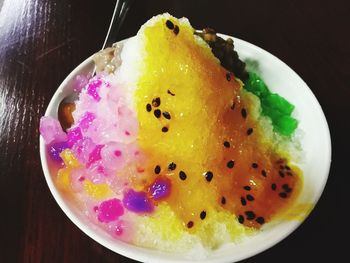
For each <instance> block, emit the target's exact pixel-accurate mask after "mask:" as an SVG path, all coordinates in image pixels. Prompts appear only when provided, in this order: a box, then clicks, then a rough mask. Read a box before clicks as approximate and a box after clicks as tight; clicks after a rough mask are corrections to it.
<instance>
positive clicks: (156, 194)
mask: <svg viewBox="0 0 350 263" xmlns="http://www.w3.org/2000/svg"><path fill="white" fill-rule="evenodd" d="M170 187H171V184H170V181H169V180H168V179H166V178H158V179H156V181H155V182H154V183H153V184H152V185H151V187H150V188H149V191H150V193H151V195H152V197H153V199H155V200H158V199H162V198H165V197H167V196H169V194H170Z"/></svg>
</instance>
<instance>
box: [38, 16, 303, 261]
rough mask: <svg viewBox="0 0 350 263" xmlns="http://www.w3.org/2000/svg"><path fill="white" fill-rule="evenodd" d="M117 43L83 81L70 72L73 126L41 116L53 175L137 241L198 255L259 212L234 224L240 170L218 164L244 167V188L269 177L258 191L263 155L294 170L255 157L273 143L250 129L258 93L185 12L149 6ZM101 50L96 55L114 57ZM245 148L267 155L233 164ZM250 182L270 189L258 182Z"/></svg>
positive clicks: (250, 228) (241, 233) (230, 237)
mask: <svg viewBox="0 0 350 263" xmlns="http://www.w3.org/2000/svg"><path fill="white" fill-rule="evenodd" d="M168 21H170V22H168ZM176 28H177V29H176ZM153 36H157V37H158V39H154V38H153ZM176 41H179V42H176ZM175 43H176V44H175ZM117 50H118V52H120V53H118V54H117V55H118V58H117V60H118V63H114V64H113V67H111V66H109V67H108V70H106V71H104V72H98V74H97V75H96V76H94V77H92V78H90V79H89V80H88V81H87V80H86V78H84V77H81V78H80V79H82V80H84V81H83V82H79V85H82V83H83V84H85V85H84V87H83V88H82V89H81V88H80V87H78V88H77V90H80V89H81V91H80V93H79V99H78V100H77V101H76V102H75V111H74V112H73V113H72V116H73V119H74V124H73V125H72V127H70V128H69V129H67V131H66V132H64V131H63V130H62V128H61V126H60V123H59V122H58V121H57V120H56V119H55V118H53V117H42V119H41V121H40V134H41V135H42V138H43V139H44V141H45V144H46V145H47V155H48V158H49V159H50V160H51V162H52V163H51V170H52V171H53V173H55V174H54V175H53V177H54V181H55V183H56V185H57V187H59V189H60V190H61V191H62V192H63V193H64V194H65V195H66V196H67V197H68V198H70V200H71V202H75V203H76V206H77V208H78V209H80V210H81V211H83V214H85V215H86V216H87V218H89V219H90V221H91V222H92V223H93V224H96V225H97V226H99V227H100V228H102V229H103V230H104V231H106V232H107V233H109V234H110V235H111V236H112V237H114V238H117V239H120V240H123V241H125V242H129V243H132V244H136V245H139V246H143V247H150V248H156V249H160V250H165V251H179V252H183V253H188V256H189V257H192V258H205V257H206V256H207V255H208V253H209V251H210V250H212V249H216V248H219V247H220V246H221V245H222V244H224V243H228V242H236V241H239V240H240V239H241V238H243V237H245V236H246V235H249V234H252V233H254V232H256V229H257V228H259V224H263V223H264V221H263V220H265V219H264V218H262V216H260V217H259V215H256V216H255V215H254V218H253V219H256V222H255V221H254V220H253V221H251V222H248V220H250V219H249V216H250V214H249V213H248V215H247V219H246V221H245V222H244V224H245V225H244V224H243V222H242V220H241V217H242V215H241V214H240V213H243V214H244V212H243V210H240V209H241V208H240V206H239V205H240V201H239V195H240V191H245V190H242V189H243V186H245V185H246V184H249V178H248V181H246V179H242V178H239V179H237V181H234V180H235V179H232V178H234V177H233V176H232V175H229V173H228V172H229V171H228V172H227V176H226V175H225V174H224V172H225V173H226V171H227V169H232V168H233V167H234V168H235V169H236V170H237V171H240V172H241V173H244V174H246V173H251V174H252V175H251V178H250V179H252V180H253V182H254V186H252V188H254V187H255V186H257V187H259V186H262V185H264V184H269V187H268V188H269V191H271V189H270V188H271V187H270V181H267V182H265V181H264V180H265V179H264V176H265V177H266V175H264V173H265V174H266V173H271V175H270V174H269V176H270V177H272V178H273V176H275V175H273V173H274V165H275V164H274V163H273V162H276V161H280V163H279V164H278V166H283V167H288V169H289V170H288V169H287V168H283V169H284V170H283V172H285V173H286V174H287V173H291V174H292V172H293V173H294V171H296V172H295V174H293V175H295V176H294V177H293V178H297V176H296V174H297V172H298V169H297V168H296V167H293V166H288V165H287V164H288V162H287V160H285V159H283V160H282V159H281V160H280V159H278V158H277V157H276V156H275V155H273V157H271V160H272V161H271V160H270V159H269V158H270V157H269V156H268V157H266V156H267V155H269V154H270V152H271V149H272V146H271V142H269V139H266V138H267V137H266V136H265V137H266V138H265V137H264V131H263V130H261V131H259V127H260V126H261V125H260V124H259V123H257V120H258V119H259V118H260V116H259V111H258V110H256V109H257V108H259V102H258V100H257V99H254V97H252V96H254V95H247V94H246V93H245V92H243V93H241V92H242V89H241V88H242V82H240V80H238V79H235V78H234V76H233V75H232V74H231V73H228V72H227V71H226V70H225V69H223V68H222V67H221V66H220V64H219V61H218V60H217V59H216V58H215V57H214V56H213V54H212V53H211V50H210V48H209V47H208V46H207V44H206V43H205V42H204V41H203V40H201V39H200V38H198V37H196V36H194V35H193V28H192V27H191V26H190V24H189V22H188V20H187V19H180V20H178V19H176V18H174V17H172V16H170V15H169V14H164V15H161V16H157V17H154V18H152V19H151V20H150V21H149V22H147V23H146V24H145V25H144V26H143V27H142V28H141V29H140V31H139V33H138V35H137V36H136V37H135V38H132V39H130V40H128V41H127V42H126V43H125V44H124V45H119V46H118V48H117ZM111 54H112V53H111V51H110V50H108V54H107V55H103V54H102V55H101V54H100V55H99V56H100V57H104V58H105V57H108V58H109V59H114V58H113V56H112V55H111ZM117 55H116V53H114V56H117ZM99 63H102V64H106V65H109V62H106V63H104V62H99ZM111 68H113V69H115V70H114V71H112V70H111ZM245 98H248V99H247V100H246V102H244V100H245ZM245 103H246V104H245ZM250 104H251V105H250ZM234 109H235V110H236V112H234V113H232V112H233V110H234ZM157 111H159V114H158V113H157ZM242 111H247V112H248V113H249V115H248V118H246V116H245V117H244V114H243V113H241V112H242ZM241 115H243V119H242V116H241ZM245 118H246V119H245ZM231 119H232V120H238V119H239V121H232V122H231V121H229V120H231ZM228 121H229V122H228ZM263 122H264V121H263ZM247 125H248V126H247ZM259 125H260V126H259ZM264 125H265V126H267V127H270V126H269V123H267V124H266V122H264ZM251 127H253V128H254V136H258V137H257V138H258V139H259V138H260V137H259V136H262V137H261V138H265V139H266V140H265V141H264V140H262V141H264V143H263V146H259V147H260V148H259V147H257V148H255V145H254V143H256V140H258V139H254V138H255V137H253V136H251V137H252V138H253V139H250V138H251V137H249V139H245V138H246V136H247V130H248V128H250V129H252V128H251ZM252 130H253V129H252ZM255 130H257V131H255ZM270 130H271V127H270ZM255 134H257V135H255ZM242 138H243V139H242ZM237 141H242V143H240V144H238V143H237ZM245 141H247V142H246V143H245ZM224 142H225V143H224ZM223 143H224V144H223ZM224 145H225V146H224ZM227 146H228V148H230V149H227ZM245 148H246V149H248V150H246V151H247V152H244V149H245ZM242 149H243V151H242ZM254 150H256V151H257V152H259V151H261V152H262V154H258V155H257V154H255V153H254ZM241 152H243V154H242V153H241ZM281 152H283V151H280V150H278V153H279V154H280V153H281ZM267 153H268V154H267ZM237 154H240V155H238V157H237V159H235V160H231V159H229V158H233V157H232V156H236V155H237ZM254 154H255V155H254ZM227 156H229V157H227ZM252 156H253V157H254V158H256V159H254V161H256V160H258V161H260V163H259V164H261V165H263V164H264V162H266V163H267V164H266V165H267V166H266V171H265V170H258V169H255V170H252V167H251V163H249V164H248V166H247V167H243V166H240V165H241V164H240V160H242V162H243V161H246V160H248V159H249V158H251V157H252ZM249 160H250V159H249ZM230 161H231V166H229V168H228V167H227V166H228V162H230ZM270 162H271V163H270ZM214 165H216V166H217V167H215V166H214ZM253 166H254V165H253ZM259 169H260V167H259ZM261 169H262V168H261ZM276 169H277V168H276ZM280 169H282V168H280ZM294 169H295V170H294ZM276 171H277V170H276ZM210 173H211V177H210V178H209V176H208V174H210ZM254 173H255V174H254ZM276 173H277V172H276ZM261 174H263V176H261ZM225 176H226V177H225ZM230 176H231V177H230ZM277 176H278V175H276V178H277ZM280 177H281V176H280ZM283 177H285V176H283ZM289 177H290V178H289ZM289 177H288V176H286V177H285V178H284V179H283V178H279V179H278V180H277V182H280V181H281V180H289V181H288V183H289V185H290V186H292V187H295V190H294V192H295V193H297V192H298V187H299V186H298V184H297V183H296V182H295V181H293V179H292V176H289ZM230 178H231V179H230ZM288 178H289V179H288ZM219 180H221V182H219ZM266 180H270V179H266ZM281 182H282V181H281ZM241 184H242V186H241ZM231 185H235V187H236V188H237V187H239V189H240V190H239V191H236V192H237V193H235V195H238V199H237V200H235V199H233V197H231V196H230V195H229V193H230V192H232V189H233V188H230V187H231ZM236 188H235V189H236ZM234 192H235V191H234ZM251 193H254V194H256V197H259V196H268V195H271V194H270V193H268V194H267V193H266V191H265V189H262V190H261V189H252V192H251ZM235 195H233V196H234V198H236V196H235ZM286 195H287V194H286ZM289 195H290V194H288V197H289ZM280 199H281V198H280ZM281 200H282V199H281ZM291 200H292V198H291ZM282 201H283V200H282ZM282 201H280V200H278V201H277V202H279V203H278V205H277V206H276V207H277V208H278V209H279V207H282V206H283V203H282ZM255 203H257V202H255ZM252 207H253V206H252ZM277 208H276V209H277ZM251 209H252V208H251ZM258 211H259V210H258ZM271 211H272V212H271V214H273V213H275V211H274V210H271ZM259 212H260V213H263V209H262V210H261V211H259ZM268 216H269V215H268ZM261 218H262V219H261ZM268 219H270V218H269V217H266V220H268ZM247 222H248V223H247ZM194 251H196V252H194ZM198 251H201V253H198Z"/></svg>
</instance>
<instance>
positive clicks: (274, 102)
mask: <svg viewBox="0 0 350 263" xmlns="http://www.w3.org/2000/svg"><path fill="white" fill-rule="evenodd" d="M261 103H262V104H263V105H265V106H267V107H269V108H273V109H275V110H277V111H279V112H280V113H282V114H283V115H290V114H291V113H292V112H293V110H294V105H293V104H291V103H289V102H288V101H287V100H286V99H285V98H283V97H281V96H280V95H278V94H276V93H273V94H272V93H271V94H269V95H267V96H266V97H265V98H263V99H262V101H261Z"/></svg>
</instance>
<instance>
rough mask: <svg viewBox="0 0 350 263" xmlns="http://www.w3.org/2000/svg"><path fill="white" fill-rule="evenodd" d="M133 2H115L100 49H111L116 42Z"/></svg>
mask: <svg viewBox="0 0 350 263" xmlns="http://www.w3.org/2000/svg"><path fill="white" fill-rule="evenodd" d="M133 1H134V0H117V2H116V4H115V7H114V11H113V15H112V19H111V23H110V24H109V28H108V31H107V35H106V38H105V41H104V43H103V46H102V49H105V48H106V47H111V46H112V45H113V43H115V42H116V41H117V38H118V33H119V30H120V28H121V25H122V24H123V22H124V20H125V17H126V14H127V12H128V11H129V8H130V6H131V4H132V2H133Z"/></svg>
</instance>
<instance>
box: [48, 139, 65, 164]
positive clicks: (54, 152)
mask: <svg viewBox="0 0 350 263" xmlns="http://www.w3.org/2000/svg"><path fill="white" fill-rule="evenodd" d="M67 148H69V147H68V143H67V142H56V143H52V144H50V145H49V146H48V147H47V150H48V153H49V156H50V157H51V159H52V160H54V161H57V162H62V158H61V157H60V153H61V152H62V151H63V150H64V149H67Z"/></svg>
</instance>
